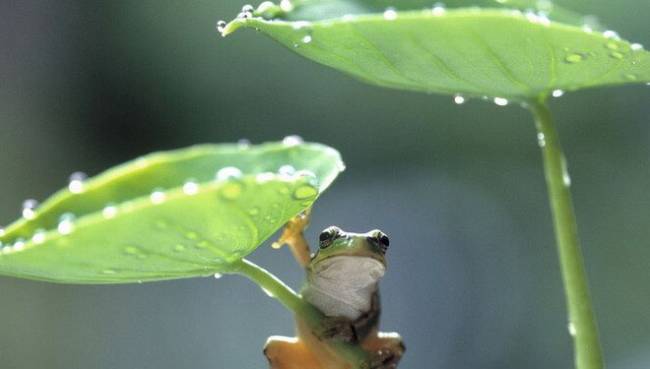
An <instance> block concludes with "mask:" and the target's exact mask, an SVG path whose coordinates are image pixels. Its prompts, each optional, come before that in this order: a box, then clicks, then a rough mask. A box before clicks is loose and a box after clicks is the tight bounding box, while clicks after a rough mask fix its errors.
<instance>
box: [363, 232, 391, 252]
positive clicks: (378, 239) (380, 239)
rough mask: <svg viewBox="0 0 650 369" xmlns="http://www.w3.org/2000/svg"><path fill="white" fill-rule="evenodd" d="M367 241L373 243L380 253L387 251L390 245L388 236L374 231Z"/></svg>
mask: <svg viewBox="0 0 650 369" xmlns="http://www.w3.org/2000/svg"><path fill="white" fill-rule="evenodd" d="M368 241H370V242H371V243H373V244H374V245H375V246H376V247H379V249H380V250H381V252H382V253H384V254H385V253H386V251H387V250H388V245H390V240H389V239H388V236H386V234H385V233H384V232H382V231H379V230H377V231H374V232H373V235H372V237H368Z"/></svg>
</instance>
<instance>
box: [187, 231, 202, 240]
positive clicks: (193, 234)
mask: <svg viewBox="0 0 650 369" xmlns="http://www.w3.org/2000/svg"><path fill="white" fill-rule="evenodd" d="M185 238H187V239H188V240H196V239H198V238H199V234H198V233H196V232H187V233H185Z"/></svg>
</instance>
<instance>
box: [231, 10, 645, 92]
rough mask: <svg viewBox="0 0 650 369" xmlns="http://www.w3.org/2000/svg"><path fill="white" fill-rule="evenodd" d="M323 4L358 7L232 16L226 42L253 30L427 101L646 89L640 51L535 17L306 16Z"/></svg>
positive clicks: (607, 36) (461, 13) (495, 13)
mask: <svg viewBox="0 0 650 369" xmlns="http://www.w3.org/2000/svg"><path fill="white" fill-rule="evenodd" d="M323 3H325V4H327V5H328V6H329V7H330V8H331V7H334V10H332V9H330V10H329V11H327V12H324V14H330V15H332V14H334V15H340V14H341V12H340V11H335V10H336V9H337V8H336V7H337V6H342V5H340V4H347V5H348V6H351V5H358V4H359V3H363V2H362V1H361V2H360V1H343V0H339V1H334V2H331V1H329V2H328V1H323V0H321V1H312V2H305V5H303V7H297V8H296V10H294V11H293V12H289V13H286V14H278V17H281V18H283V19H265V18H263V17H261V16H254V17H253V18H250V19H242V18H238V19H236V20H234V21H232V22H231V23H229V24H228V26H227V27H226V28H225V30H224V32H223V34H224V35H227V34H229V33H231V32H233V31H235V30H236V29H238V28H240V27H250V28H255V29H258V30H260V31H261V32H263V33H265V34H267V35H268V36H270V37H272V38H273V39H275V40H277V41H279V42H280V43H282V44H283V45H285V46H287V47H288V48H290V49H291V50H294V51H295V52H297V53H298V54H300V55H302V56H304V57H306V58H309V59H312V60H314V61H316V62H319V63H322V64H324V65H327V66H330V67H332V68H335V69H338V70H340V71H343V72H345V73H348V74H350V75H352V76H354V77H356V78H358V79H361V80H363V81H366V82H368V83H372V84H376V85H380V86H385V87H391V88H397V89H404V90H412V91H420V92H427V93H442V94H462V95H468V96H491V97H502V98H506V99H513V100H520V101H525V100H530V99H534V98H538V97H542V96H546V95H549V94H551V92H552V91H554V90H564V91H573V90H578V89H583V88H588V87H597V86H606V85H621V84H628V83H645V82H650V53H648V52H647V51H645V50H643V49H642V47H641V45H638V44H630V43H629V42H626V41H623V40H620V39H619V38H618V37H617V36H616V35H615V34H614V33H611V32H607V33H600V32H596V31H593V30H591V29H589V28H586V27H578V26H575V25H570V24H564V23H558V22H556V21H555V20H553V21H550V20H548V18H545V17H544V16H541V15H539V14H536V13H532V12H531V13H526V12H521V11H519V10H512V9H510V10H506V9H480V8H456V9H443V10H441V9H438V10H437V11H436V10H432V9H431V8H429V9H426V10H417V11H413V10H412V11H397V12H395V13H392V14H388V16H386V15H385V14H381V13H379V14H376V13H375V14H359V15H350V16H342V17H338V18H327V19H316V20H314V11H310V9H312V8H316V9H317V8H318V6H321V7H322V6H323ZM337 4H338V5H337ZM344 9H347V8H344ZM364 9H366V8H364ZM312 10H313V9H312ZM339 10H340V9H339ZM293 13H295V14H294V15H292V14H293ZM361 13H363V12H361ZM299 14H306V15H305V18H304V19H305V20H300V18H297V15H299ZM563 14H564V13H563ZM564 18H571V17H570V16H565V17H564Z"/></svg>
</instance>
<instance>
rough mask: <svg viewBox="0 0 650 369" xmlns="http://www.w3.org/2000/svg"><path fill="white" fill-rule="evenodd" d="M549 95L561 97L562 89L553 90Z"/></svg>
mask: <svg viewBox="0 0 650 369" xmlns="http://www.w3.org/2000/svg"><path fill="white" fill-rule="evenodd" d="M551 95H552V96H553V97H562V96H563V95H564V90H560V89H558V90H553V92H551Z"/></svg>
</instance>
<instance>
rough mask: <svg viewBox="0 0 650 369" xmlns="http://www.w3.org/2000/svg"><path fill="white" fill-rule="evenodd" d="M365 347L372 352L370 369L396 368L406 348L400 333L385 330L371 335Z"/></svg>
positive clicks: (364, 344)
mask: <svg viewBox="0 0 650 369" xmlns="http://www.w3.org/2000/svg"><path fill="white" fill-rule="evenodd" d="M363 348H364V349H365V350H366V351H367V352H368V353H370V369H396V368H397V364H398V363H399V361H400V359H401V358H402V356H404V351H405V350H406V348H405V347H404V343H403V342H402V337H400V335H399V334H397V333H383V332H379V333H378V334H377V335H375V336H373V337H369V338H368V339H367V340H366V341H365V342H364V343H363Z"/></svg>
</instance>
